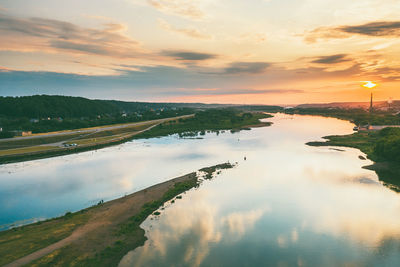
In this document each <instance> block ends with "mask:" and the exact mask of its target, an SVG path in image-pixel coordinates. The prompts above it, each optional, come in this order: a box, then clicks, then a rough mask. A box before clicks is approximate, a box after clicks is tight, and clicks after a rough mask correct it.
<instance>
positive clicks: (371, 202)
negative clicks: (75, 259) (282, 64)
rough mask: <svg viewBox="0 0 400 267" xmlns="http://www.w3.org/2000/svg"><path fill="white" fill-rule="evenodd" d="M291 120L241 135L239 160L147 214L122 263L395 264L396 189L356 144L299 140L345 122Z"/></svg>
mask: <svg viewBox="0 0 400 267" xmlns="http://www.w3.org/2000/svg"><path fill="white" fill-rule="evenodd" d="M291 118H292V117H290V116H281V117H278V118H275V119H274V122H275V124H274V126H273V127H271V128H265V129H259V130H255V131H252V133H250V134H248V135H247V134H244V133H241V136H240V138H239V141H238V140H236V143H235V144H232V147H230V151H229V152H230V153H233V152H238V151H240V152H241V153H242V154H243V153H245V154H246V156H247V160H246V161H243V159H240V160H239V165H238V166H237V167H236V168H234V169H231V170H225V171H224V172H223V173H222V174H221V175H220V176H219V177H218V178H216V179H215V180H213V181H210V182H206V183H204V184H203V185H202V186H201V187H200V188H199V189H197V190H192V191H190V192H188V193H187V194H185V195H184V198H183V199H182V200H179V201H178V202H176V203H174V204H173V205H169V206H168V207H167V208H166V209H165V210H164V211H162V214H161V216H159V217H154V218H148V219H147V220H146V221H145V222H144V223H143V227H144V229H146V235H147V236H148V238H149V240H148V241H147V242H146V243H145V245H144V246H143V247H141V248H138V249H136V250H134V251H131V252H130V253H128V254H127V255H126V256H125V257H124V259H123V260H122V261H121V263H120V266H121V267H125V266H160V265H168V266H260V265H262V266H263V265H269V266H275V265H277V266H309V265H311V266H338V265H352V266H353V265H356V266H371V265H373V266H374V265H375V266H377V265H379V266H398V265H399V264H400V253H399V248H400V242H399V238H400V197H399V195H398V194H396V193H395V192H393V191H391V190H389V189H388V188H386V187H384V186H382V185H381V183H380V182H379V180H378V178H377V176H376V175H375V173H374V172H371V171H369V170H365V169H362V168H361V167H362V166H363V165H366V164H370V163H371V162H369V161H362V160H360V159H359V157H358V156H359V155H360V154H361V153H360V152H359V151H357V150H355V149H348V148H344V149H343V150H344V151H338V150H331V149H329V148H315V147H307V146H305V145H304V143H305V142H307V141H310V140H315V139H318V138H320V137H321V136H324V135H327V134H344V133H350V132H351V125H350V124H349V123H346V122H343V121H339V120H335V119H326V118H319V117H308V116H304V117H298V116H295V117H294V119H293V120H292V119H291ZM227 140H229V141H231V142H234V140H233V139H229V138H227ZM244 143H250V144H256V145H251V147H250V148H248V149H246V148H247V145H242V144H244ZM225 152H226V151H225Z"/></svg>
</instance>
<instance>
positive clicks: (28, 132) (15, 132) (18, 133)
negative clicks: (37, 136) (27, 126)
mask: <svg viewBox="0 0 400 267" xmlns="http://www.w3.org/2000/svg"><path fill="white" fill-rule="evenodd" d="M12 133H13V134H14V136H28V135H31V134H32V131H12Z"/></svg>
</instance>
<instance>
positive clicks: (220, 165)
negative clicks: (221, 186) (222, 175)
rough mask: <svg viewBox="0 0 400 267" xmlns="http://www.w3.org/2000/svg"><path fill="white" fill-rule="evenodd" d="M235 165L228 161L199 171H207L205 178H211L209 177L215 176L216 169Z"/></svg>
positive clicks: (229, 167)
mask: <svg viewBox="0 0 400 267" xmlns="http://www.w3.org/2000/svg"><path fill="white" fill-rule="evenodd" d="M233 167H234V165H232V164H231V163H229V162H227V163H223V164H218V165H215V166H211V167H206V168H202V169H200V170H199V171H202V172H205V173H206V176H205V179H207V180H209V179H211V178H212V177H213V174H214V173H215V172H216V171H218V170H222V169H231V168H233Z"/></svg>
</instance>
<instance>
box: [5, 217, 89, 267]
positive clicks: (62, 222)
mask: <svg viewBox="0 0 400 267" xmlns="http://www.w3.org/2000/svg"><path fill="white" fill-rule="evenodd" d="M87 220H88V216H87V215H86V213H85V212H84V211H82V212H78V213H74V214H69V215H67V216H63V217H60V218H55V219H51V220H47V221H43V222H38V223H34V224H30V225H26V226H22V227H18V228H13V229H10V230H7V231H2V232H0V266H2V265H4V264H7V263H10V262H12V261H14V260H16V259H19V258H21V257H23V256H26V255H28V254H30V253H32V252H34V251H36V250H39V249H41V248H44V247H47V246H49V245H51V244H53V243H55V242H57V241H59V240H61V239H64V238H66V237H67V236H69V235H70V234H71V233H72V232H73V231H74V230H75V229H76V228H77V227H78V226H80V225H83V224H84V223H86V222H87Z"/></svg>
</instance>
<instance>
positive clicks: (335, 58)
mask: <svg viewBox="0 0 400 267" xmlns="http://www.w3.org/2000/svg"><path fill="white" fill-rule="evenodd" d="M346 61H350V59H348V58H347V55H346V54H337V55H332V56H322V57H318V58H317V59H315V60H313V61H311V62H312V63H317V64H337V63H341V62H346Z"/></svg>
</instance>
